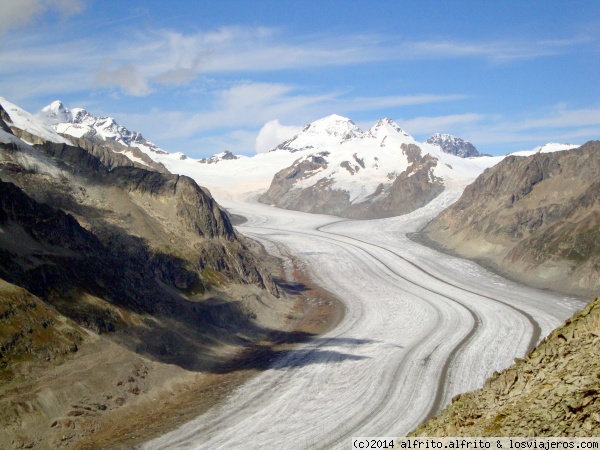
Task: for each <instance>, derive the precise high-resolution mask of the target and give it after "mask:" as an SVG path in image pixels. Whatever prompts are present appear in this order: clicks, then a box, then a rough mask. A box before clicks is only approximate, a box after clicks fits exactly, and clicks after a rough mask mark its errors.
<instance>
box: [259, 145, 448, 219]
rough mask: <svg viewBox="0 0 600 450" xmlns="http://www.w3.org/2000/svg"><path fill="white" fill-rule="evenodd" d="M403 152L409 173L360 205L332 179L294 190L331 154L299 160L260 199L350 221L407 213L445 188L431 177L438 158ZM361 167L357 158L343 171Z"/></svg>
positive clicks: (407, 148) (415, 150)
mask: <svg viewBox="0 0 600 450" xmlns="http://www.w3.org/2000/svg"><path fill="white" fill-rule="evenodd" d="M400 151H401V152H402V154H404V155H406V157H407V160H408V163H409V165H408V167H407V168H406V170H404V171H403V172H402V173H400V174H398V175H395V176H394V177H392V178H391V180H390V183H389V184H388V185H384V184H383V183H382V184H380V185H379V187H378V188H377V190H376V191H375V192H374V193H373V194H372V195H371V196H370V197H369V198H368V199H367V200H365V201H362V202H360V203H351V202H350V195H349V194H348V192H347V191H345V190H342V189H336V188H335V187H334V183H333V180H331V179H328V178H322V179H320V180H318V181H317V182H316V183H315V184H313V185H311V186H308V187H306V188H303V189H297V188H295V187H294V185H295V183H296V182H297V181H298V180H302V179H303V178H305V177H307V176H311V175H312V173H313V172H314V171H316V170H319V169H320V168H324V167H327V165H328V164H329V163H328V160H327V156H329V153H328V152H321V153H319V154H316V155H312V156H310V157H309V158H308V159H299V160H297V161H296V162H295V163H294V164H293V165H292V166H290V167H287V168H285V169H282V170H281V171H279V172H277V173H276V174H275V176H274V177H273V181H272V182H271V186H270V187H269V189H268V190H267V191H266V192H265V193H264V194H263V195H261V196H260V197H259V199H258V200H259V201H260V202H262V203H267V204H272V205H276V206H278V207H280V208H285V209H293V210H297V211H304V212H308V213H314V214H332V215H336V216H340V217H346V218H349V219H374V218H383V217H393V216H398V215H401V214H407V213H409V212H412V211H414V210H416V209H418V208H421V207H422V206H424V205H426V204H427V203H429V202H430V201H431V200H433V199H434V198H435V197H437V196H438V195H439V194H440V193H441V192H442V191H443V190H444V185H443V182H442V180H441V179H438V178H436V177H435V176H433V174H432V168H433V167H435V166H436V164H437V160H436V159H435V158H433V157H432V156H430V155H422V151H421V149H420V148H419V147H418V146H417V145H414V144H402V145H401V147H400ZM361 167H362V168H363V169H364V163H362V161H361V160H360V159H359V158H357V156H356V155H354V162H352V163H350V162H348V161H344V162H343V163H342V168H343V169H345V170H347V171H349V172H351V173H353V172H356V171H359V170H361ZM392 180H393V181H392Z"/></svg>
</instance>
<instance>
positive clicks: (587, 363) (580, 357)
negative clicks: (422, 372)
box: [412, 298, 600, 437]
mask: <svg viewBox="0 0 600 450" xmlns="http://www.w3.org/2000/svg"><path fill="white" fill-rule="evenodd" d="M412 435H413V436H569V437H574V436H582V437H585V436H600V298H597V299H596V300H594V301H592V302H590V303H589V304H588V306H587V307H586V308H585V309H584V310H583V311H579V312H577V313H575V314H574V315H573V317H572V318H571V319H569V320H567V321H566V322H565V324H564V325H563V326H561V327H559V328H557V329H556V330H554V331H553V332H552V333H551V334H550V335H549V336H548V337H547V338H546V339H544V340H543V341H542V342H541V343H540V344H539V345H538V346H537V347H536V348H535V349H534V350H533V351H532V352H531V353H529V355H527V356H526V357H525V358H524V359H517V360H515V364H513V365H512V366H511V367H509V368H507V369H506V370H504V371H502V372H501V373H495V374H494V375H493V376H492V377H491V378H490V379H488V380H487V381H486V383H485V385H484V387H483V388H481V389H479V390H476V391H472V392H468V393H466V394H462V395H458V396H456V397H455V398H453V399H452V403H451V404H450V405H449V406H448V407H447V408H446V409H444V410H443V411H442V412H441V413H440V414H439V415H438V416H437V417H434V418H433V419H431V420H429V421H427V422H425V423H424V424H422V425H420V426H419V427H418V428H417V429H416V430H415V431H414V432H413V433H412Z"/></svg>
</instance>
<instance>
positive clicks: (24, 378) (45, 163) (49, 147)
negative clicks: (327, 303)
mask: <svg viewBox="0 0 600 450" xmlns="http://www.w3.org/2000/svg"><path fill="white" fill-rule="evenodd" d="M0 115H1V117H2V120H0V127H1V128H2V133H4V134H3V138H2V140H0V142H3V143H0V447H2V448H22V447H27V448H59V447H69V448H71V447H72V448H77V447H78V446H79V445H80V444H81V445H83V444H82V443H83V442H84V441H86V440H90V439H91V437H93V436H94V435H96V434H97V433H100V432H103V433H104V435H103V436H104V437H103V438H102V444H101V446H102V447H103V448H105V447H107V446H116V447H118V446H119V444H116V443H118V442H122V441H123V440H127V439H129V438H130V437H131V436H126V435H125V434H122V433H124V431H118V430H123V429H127V428H128V427H129V428H131V427H132V426H133V425H134V424H135V427H137V428H138V429H141V428H142V427H143V428H144V429H145V430H146V431H145V432H144V434H143V435H137V438H136V439H137V441H139V440H143V439H144V437H146V436H150V435H152V433H155V432H157V430H161V429H163V428H164V426H167V428H168V427H173V426H176V425H177V424H179V423H180V422H181V421H182V420H184V419H185V418H188V419H189V418H191V414H194V413H197V411H199V410H200V409H198V408H199V407H200V406H199V405H204V406H203V407H205V406H206V405H210V404H212V403H211V402H213V403H214V402H215V401H218V399H219V398H222V397H223V395H225V393H226V391H227V387H228V386H233V385H235V384H236V383H239V382H241V381H243V379H244V377H245V376H247V374H246V372H245V371H244V373H243V374H238V375H235V374H234V373H235V372H237V371H238V368H239V367H240V364H245V361H246V360H247V356H246V355H247V353H248V351H252V352H254V351H255V349H256V348H257V347H256V345H257V343H267V344H268V345H271V344H273V343H279V342H289V343H293V342H295V341H296V338H297V335H296V334H295V331H294V328H295V327H296V324H297V321H298V320H300V318H301V316H302V314H301V313H300V312H299V311H300V310H298V308H299V306H298V304H297V302H296V301H295V300H294V299H293V298H292V299H290V298H285V297H282V291H281V289H280V288H279V287H278V286H277V284H275V282H274V281H273V279H272V278H271V276H270V275H269V273H268V272H267V271H266V270H265V268H264V267H263V265H262V264H261V263H260V262H259V261H258V259H257V257H256V256H255V255H254V254H253V253H252V252H251V251H250V250H249V248H248V246H247V243H246V242H245V241H244V240H243V238H242V237H241V236H239V235H238V234H237V233H236V231H235V230H234V228H233V226H232V224H231V222H230V220H229V217H228V215H227V214H226V212H225V211H224V210H222V209H221V208H220V207H219V205H218V204H217V203H216V202H215V201H214V199H213V198H212V196H211V195H210V193H209V192H208V191H207V190H206V189H204V188H202V187H200V186H198V185H197V184H196V182H195V181H193V180H192V179H190V178H188V177H184V176H178V175H172V174H170V173H167V172H166V171H165V170H162V169H161V168H160V167H158V168H157V169H158V170H160V171H156V170H148V169H147V168H141V167H139V166H138V165H136V164H132V163H131V161H129V160H127V159H124V158H125V157H124V156H123V155H122V154H119V153H114V154H111V153H110V152H108V151H107V147H104V146H102V145H99V144H98V143H85V142H82V141H78V143H79V144H81V145H67V144H56V143H51V142H47V141H45V140H44V139H42V138H38V137H34V136H32V135H25V132H23V131H22V130H21V131H19V130H18V129H14V127H9V126H8V125H7V123H5V121H6V122H9V123H10V117H9V116H8V114H7V113H6V112H5V111H4V110H2V109H1V108H0ZM19 134H20V135H22V136H23V137H26V138H27V142H34V144H33V146H32V145H29V144H27V143H25V142H23V141H21V140H20V139H18V137H17V136H15V135H19ZM296 316H298V318H297V319H295V317H296ZM319 320H321V319H319ZM326 320H327V317H325V321H326ZM311 332H312V331H311ZM302 336H305V337H306V336H308V335H307V334H302ZM265 345H266V344H265ZM259 348H262V347H259ZM265 348H266V347H265ZM259 370H260V369H259ZM248 373H250V372H248ZM222 377H225V378H226V380H225V381H226V382H225V383H222V381H223V379H222ZM182 384H183V385H186V384H188V385H189V386H190V389H191V390H186V389H184V388H182ZM214 389H216V390H217V391H218V392H221V391H222V392H221V393H220V394H219V395H213V394H212V393H211V392H212V391H213V390H214ZM192 392H194V393H196V394H198V395H200V397H198V398H193V399H189V398H188V399H184V398H183V397H185V396H186V395H190V393H192ZM174 393H176V396H175V397H176V398H177V399H178V400H177V401H175V402H171V403H169V398H171V396H172V395H175V394H174ZM202 395H206V398H204V397H202ZM184 400H185V401H187V402H188V403H189V408H188V409H187V413H186V414H187V415H186V414H175V411H177V410H178V405H179V404H181V402H183V401H184ZM157 401H159V402H160V404H158V403H156V402H157ZM165 405H170V406H169V407H165V408H166V409H165V410H166V411H171V412H172V413H173V417H170V418H168V419H167V420H165V418H164V417H163V416H161V415H160V414H158V415H156V414H155V415H149V414H146V413H143V411H147V410H148V408H150V409H156V408H157V406H159V407H163V406H165ZM169 408H170V409H169ZM159 409H160V408H159ZM114 418H118V420H117V422H114V421H113V419H114ZM160 422H164V423H165V424H166V425H161V426H162V427H163V428H161V426H159V425H160ZM110 424H112V425H110ZM102 430H104V431H102ZM111 430H113V431H114V430H117V431H114V432H112V431H111ZM109 444H110V445H109ZM86 445H87V444H86ZM90 445H91V446H89V447H85V445H84V446H83V447H81V448H98V446H97V445H95V444H90Z"/></svg>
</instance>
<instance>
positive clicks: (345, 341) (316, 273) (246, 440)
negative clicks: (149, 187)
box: [143, 187, 584, 449]
mask: <svg viewBox="0 0 600 450" xmlns="http://www.w3.org/2000/svg"><path fill="white" fill-rule="evenodd" d="M460 192H461V189H460V187H457V188H456V189H452V187H447V189H446V190H445V191H444V193H442V195H440V196H439V197H438V198H437V199H436V200H435V201H434V202H432V203H430V204H429V205H428V206H426V207H425V208H422V209H420V210H418V211H416V212H415V213H412V214H409V215H405V216H401V217H396V218H391V219H382V220H372V221H349V220H340V219H339V218H335V217H331V216H319V215H309V214H303V213H299V212H293V211H286V210H281V209H277V208H273V207H269V206H265V205H261V204H258V203H256V202H255V201H253V196H252V195H249V196H247V198H246V199H243V200H240V199H236V198H235V197H233V198H232V197H227V196H225V195H223V194H222V195H220V196H219V195H216V196H217V198H218V200H219V202H220V203H221V204H223V205H225V206H226V207H227V208H228V209H229V210H230V211H231V212H232V213H234V214H237V215H241V216H244V217H246V218H247V219H248V220H247V222H245V223H243V224H242V225H241V226H238V229H239V231H241V232H242V233H243V234H245V235H247V236H249V237H251V238H253V239H256V240H258V241H260V242H261V243H262V244H263V245H264V247H265V248H266V249H267V251H268V252H269V253H271V254H273V255H276V256H279V257H282V258H284V259H287V261H288V262H287V263H286V264H288V267H289V269H290V270H292V269H293V267H296V268H300V269H301V270H304V271H305V273H306V274H308V275H309V276H310V278H311V279H312V280H314V281H315V282H316V283H317V284H319V285H320V286H322V287H323V288H325V289H326V290H327V291H329V292H331V293H332V294H333V295H335V296H336V297H337V298H339V299H341V300H342V301H343V303H344V306H345V309H346V314H345V316H344V317H343V319H342V320H341V321H340V323H339V324H338V326H337V327H335V328H334V329H332V330H330V331H329V332H327V333H325V334H323V335H321V336H319V337H316V338H314V339H311V340H310V341H308V342H306V343H303V344H301V345H299V346H298V347H295V348H294V349H291V350H290V351H287V352H282V354H281V355H279V356H277V357H276V358H274V359H273V361H271V362H270V366H269V367H268V369H267V370H264V371H262V372H260V373H259V374H258V375H257V376H255V377H252V378H251V379H249V380H248V381H247V382H246V383H244V384H243V385H241V386H240V387H239V388H237V389H236V390H235V391H234V392H233V393H232V394H231V395H229V396H228V397H227V398H226V399H225V400H224V401H223V402H220V403H219V404H218V405H217V406H216V407H214V408H211V409H209V410H208V411H206V412H204V413H202V414H201V415H200V416H199V417H197V418H196V419H194V420H193V421H191V422H189V423H187V424H186V425H184V426H183V427H181V428H179V429H178V430H175V431H173V432H171V433H168V434H166V435H164V436H162V437H160V438H158V439H155V440H153V441H150V442H148V443H146V444H145V445H144V446H143V448H145V449H161V448H181V449H192V448H193V449H196V448H342V447H347V445H348V443H349V440H350V437H351V436H398V435H404V434H407V433H408V432H410V431H411V430H413V429H414V428H415V427H416V426H417V425H418V424H419V423H421V422H422V421H423V420H425V419H426V418H428V417H431V416H432V415H434V414H435V413H436V412H438V411H439V410H440V409H441V408H442V407H443V406H444V405H446V404H447V403H449V402H450V399H451V398H452V397H453V396H454V395H456V394H458V393H461V392H464V391H467V390H471V389H474V388H476V387H479V386H481V385H482V384H483V382H484V380H485V379H486V378H487V377H488V376H490V375H491V374H492V373H493V372H494V371H496V370H501V369H503V368H505V367H506V366H508V365H509V364H510V363H511V362H512V361H513V359H514V358H515V357H522V356H523V355H524V354H525V353H526V352H527V351H528V350H529V349H531V348H532V347H533V346H534V345H536V344H537V343H538V342H539V341H540V340H541V338H543V337H544V336H546V335H547V334H548V333H549V332H550V331H551V330H553V329H554V328H555V327H556V326H558V325H559V324H561V323H562V322H563V321H564V320H565V319H566V318H567V317H569V316H570V315H571V314H572V313H573V311H574V310H576V309H580V308H581V307H583V305H584V301H583V299H578V298H572V297H567V296H561V295H560V294H555V293H552V292H546V291H540V290H536V289H533V288H529V287H526V286H523V285H519V284H517V283H513V282H511V281H508V280H506V279H503V278H501V277H499V276H497V275H495V274H493V273H491V272H488V271H487V270H485V269H483V268H481V267H480V266H478V265H476V264H474V263H472V262H470V261H467V260H464V259H459V258H455V257H452V256H449V255H445V254H442V253H438V252H436V251H435V250H432V249H430V248H427V247H424V246H421V245H419V244H417V243H415V242H413V241H411V240H410V239H408V238H407V237H406V233H410V232H414V231H417V230H418V229H420V228H421V227H422V226H423V225H424V224H425V223H426V222H427V221H428V220H430V219H431V218H432V217H434V216H435V215H436V214H437V213H438V212H439V211H440V210H441V209H443V208H444V207H446V206H448V205H449V204H450V203H452V202H453V201H455V200H456V198H457V196H458V195H459V194H460ZM292 261H294V264H292Z"/></svg>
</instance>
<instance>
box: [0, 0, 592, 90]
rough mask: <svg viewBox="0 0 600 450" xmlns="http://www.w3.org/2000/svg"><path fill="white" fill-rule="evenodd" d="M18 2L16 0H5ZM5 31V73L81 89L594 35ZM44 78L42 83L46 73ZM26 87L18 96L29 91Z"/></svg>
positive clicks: (497, 48)
mask: <svg viewBox="0 0 600 450" xmlns="http://www.w3.org/2000/svg"><path fill="white" fill-rule="evenodd" d="M21 1H25V3H26V4H31V5H33V6H31V8H30V9H28V11H30V12H28V13H23V14H24V17H25V16H26V17H32V15H34V14H41V13H42V12H43V11H45V10H47V9H48V8H51V7H53V8H62V9H64V10H67V9H68V8H67V6H66V5H71V4H72V5H71V6H73V10H74V11H77V10H78V8H81V5H82V3H81V2H78V1H76V0H62V1H58V0H55V1H46V2H42V1H41V0H39V1H33V0H19V2H18V3H19V4H20V3H21ZM13 4H17V2H12V1H8V3H6V5H13ZM2 5H5V3H2ZM52 5H53V6H52ZM59 5H61V6H60V7H59ZM1 8H5V9H7V10H9V11H8V12H7V15H6V17H10V16H15V15H18V13H17V12H16V11H17V10H18V8H15V7H14V6H13V7H7V6H1ZM26 9H27V8H26ZM62 9H61V10H62ZM36 11H37V12H36ZM0 12H1V11H0ZM0 17H2V20H4V17H5V16H4V15H2V14H0ZM23 20H24V19H23ZM7 37H8V41H7V43H6V45H4V47H3V48H2V49H1V50H0V55H1V56H2V59H3V60H4V61H5V63H4V64H3V68H0V73H6V74H10V75H13V76H18V75H19V74H20V73H23V72H25V71H30V70H31V67H32V64H37V65H43V66H44V67H45V68H46V70H51V71H55V72H57V73H58V72H60V70H62V71H64V72H67V71H73V70H74V71H77V72H78V73H81V74H82V75H83V76H82V77H81V79H82V81H83V82H84V84H83V85H82V84H81V83H79V84H78V87H79V89H89V88H94V87H112V88H115V87H116V88H118V89H120V90H122V92H124V93H126V94H130V95H135V96H143V95H148V94H150V93H152V92H154V91H155V90H156V88H157V87H159V86H164V87H166V88H168V87H174V86H180V85H186V84H189V83H191V82H193V81H194V80H197V79H199V78H200V77H202V76H205V75H208V74H242V73H243V74H251V73H264V72H276V71H282V70H303V69H310V68H319V67H336V66H350V65H359V64H368V63H374V62H383V61H411V60H422V59H429V60H436V59H457V58H463V59H464V58H477V59H482V60H486V61H490V62H493V63H498V62H504V63H506V62H510V61H514V60H520V59H533V58H540V57H544V56H550V55H556V54H560V53H564V52H567V51H570V50H571V49H572V48H574V47H577V46H580V45H584V44H586V43H588V42H589V39H586V38H571V39H563V40H559V39H557V40H553V41H537V42H535V41H534V42H531V41H517V40H504V41H492V42H463V41H452V40H437V41H433V40H426V41H419V40H406V39H401V38H399V37H393V36H392V37H385V38H384V37H382V36H378V35H372V34H371V35H367V34H365V35H361V34H356V35H345V36H331V35H327V34H322V35H317V36H296V37H295V38H294V40H293V41H292V40H290V39H289V37H288V36H286V34H285V33H284V32H283V31H282V30H279V29H275V28H264V27H240V26H231V27H222V28H218V29H215V30H210V31H203V32H196V33H187V34H186V33H182V32H179V31H173V30H164V29H163V30H143V31H141V30H132V31H130V32H128V33H127V34H126V35H119V36H114V37H113V36H106V37H104V38H103V39H95V40H92V39H91V38H83V39H80V40H70V39H64V40H61V39H60V38H54V39H52V38H51V39H50V41H49V39H48V36H46V35H45V34H44V35H42V34H40V35H37V36H36V35H29V36H23V35H20V34H17V35H16V36H14V37H12V36H7ZM107 64H108V67H107ZM40 82H41V83H44V79H43V77H42V76H40ZM25 91H26V89H23V92H22V93H21V95H26V92H25Z"/></svg>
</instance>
